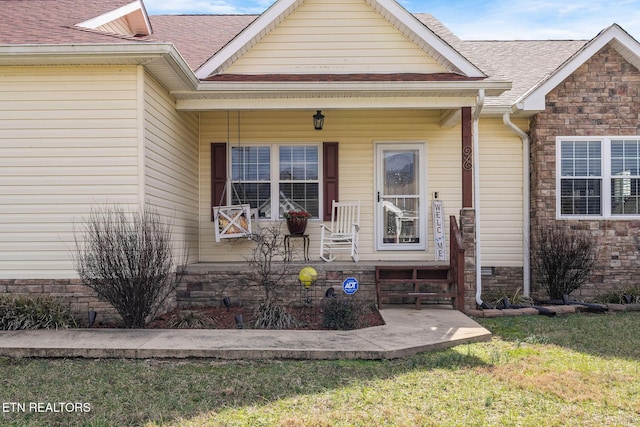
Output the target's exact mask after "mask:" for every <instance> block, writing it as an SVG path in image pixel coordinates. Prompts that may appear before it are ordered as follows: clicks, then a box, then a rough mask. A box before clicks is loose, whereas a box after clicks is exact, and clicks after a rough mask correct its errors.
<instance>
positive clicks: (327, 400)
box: [0, 313, 640, 426]
mask: <svg viewBox="0 0 640 427" xmlns="http://www.w3.org/2000/svg"><path fill="white" fill-rule="evenodd" d="M480 322H481V323H482V324H483V325H484V326H485V327H487V328H488V329H489V330H491V331H492V332H493V333H494V339H493V340H492V341H491V342H486V343H477V344H467V345H461V346H458V347H455V348H452V349H448V350H443V351H438V352H432V353H423V354H419V355H416V356H414V357H410V358H405V359H399V360H383V361H359V360H356V361H250V362H247V361H233V362H229V361H219V360H186V361H182V360H170V361H159V360H141V361H136V360H79V359H74V360H44V359H22V360H21V359H0V381H1V383H0V384H1V387H0V400H2V403H3V404H4V405H3V413H2V415H1V417H2V418H0V425H20V426H22V425H25V426H26V425H29V426H38V425H42V426H45V425H46V426H51V425H85V426H115V425H117V426H126V425H136V426H137V425H147V426H165V425H176V426H202V425H205V426H207V425H209V426H261V425H262V426H416V425H419V426H431V425H434V426H435V425H437V426H441V425H444V426H466V425H474V426H484V425H490V426H491V425H501V426H502V425H505V426H538V425H544V426H554V425H555V426H565V425H566V426H603V425H615V426H634V425H640V333H638V331H639V329H640V313H621V314H615V315H594V314H576V315H570V316H566V317H558V318H547V317H544V316H530V317H509V318H502V319H481V320H480ZM8 402H23V403H27V405H28V402H45V403H54V402H81V403H82V402H84V403H88V404H89V405H90V412H73V413H51V412H44V413H34V412H29V411H25V412H19V411H13V412H12V411H11V410H9V411H6V409H10V408H9V407H7V406H6V404H7V403H8ZM27 409H29V408H28V407H27Z"/></svg>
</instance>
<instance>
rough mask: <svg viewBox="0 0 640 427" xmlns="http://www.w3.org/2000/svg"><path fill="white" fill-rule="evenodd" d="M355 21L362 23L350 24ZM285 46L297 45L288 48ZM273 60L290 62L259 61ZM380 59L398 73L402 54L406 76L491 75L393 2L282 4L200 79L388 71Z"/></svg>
mask: <svg viewBox="0 0 640 427" xmlns="http://www.w3.org/2000/svg"><path fill="white" fill-rule="evenodd" d="M354 17H357V18H358V25H351V24H352V23H354V21H353V19H354ZM341 21H342V22H341ZM347 22H349V23H347ZM296 32H297V33H296ZM287 41H289V42H294V43H289V44H288V45H287V44H286V43H285V42H287ZM292 46H293V49H291V48H292ZM349 46H351V48H352V50H351V51H349ZM273 49H276V50H277V53H276V52H275V51H274V50H273ZM287 50H289V51H288V52H287ZM273 55H281V59H283V60H284V63H282V61H281V65H280V66H278V65H276V63H277V62H278V61H277V60H276V61H272V65H271V68H267V69H266V70H265V69H264V68H263V67H264V66H265V65H266V61H263V62H262V63H261V62H260V61H261V59H260V58H263V59H265V58H269V57H270V56H271V57H273ZM301 57H302V58H301ZM374 57H375V58H377V60H378V61H380V60H381V58H385V57H386V58H385V59H384V60H383V62H384V61H389V62H390V63H391V64H392V65H393V66H394V68H393V69H394V70H395V71H397V70H398V61H399V60H400V58H399V57H402V61H405V63H404V64H403V67H405V69H404V71H406V72H422V73H447V72H448V73H457V74H461V75H464V76H467V77H486V76H485V74H483V73H482V72H481V71H480V70H479V69H478V68H477V67H475V66H474V65H473V64H471V63H470V62H469V61H468V60H466V59H465V58H464V57H463V56H462V55H461V54H460V53H458V52H457V51H456V50H455V49H453V48H452V47H451V46H449V45H448V44H447V43H446V42H444V41H443V40H442V39H441V38H440V37H438V36H437V35H436V34H435V33H433V32H432V31H431V30H429V29H428V28H427V27H426V26H425V25H424V24H422V23H421V22H420V21H419V20H418V19H416V17H414V16H413V15H411V14H410V13H409V12H407V11H406V10H405V9H404V8H402V7H401V6H399V5H398V4H397V3H396V2H395V1H394V0H351V1H339V2H336V1H332V0H278V1H277V2H276V3H274V4H273V5H272V6H271V7H270V8H269V9H267V11H265V12H264V13H263V14H262V15H260V16H259V17H258V18H257V19H256V20H255V21H253V22H252V23H251V24H250V25H249V26H248V27H247V28H246V29H245V30H244V31H242V32H241V33H240V34H239V35H238V36H237V37H235V38H234V39H233V40H232V41H231V42H229V43H228V44H227V45H226V46H225V47H223V48H222V49H221V50H219V51H218V52H217V53H216V54H215V55H214V56H213V57H211V58H210V59H209V60H208V61H207V62H205V63H204V64H203V65H202V66H201V67H200V68H199V69H198V70H197V71H196V75H197V76H198V77H199V78H200V79H206V78H207V77H210V76H211V75H215V74H223V73H240V74H242V73H251V72H252V71H251V70H260V72H262V73H274V74H277V73H279V74H284V73H285V72H286V73H291V74H306V73H316V74H318V73H323V72H327V73H386V72H390V70H391V68H388V67H386V66H385V64H383V63H378V64H376V63H375V59H374ZM388 58H391V59H388ZM310 60H311V61H310ZM372 61H373V62H372ZM410 62H412V63H413V64H412V65H410V64H409V63H410ZM256 66H257V68H256ZM254 72H255V71H254Z"/></svg>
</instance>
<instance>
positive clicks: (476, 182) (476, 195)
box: [472, 89, 484, 307]
mask: <svg viewBox="0 0 640 427" xmlns="http://www.w3.org/2000/svg"><path fill="white" fill-rule="evenodd" d="M483 106H484V89H480V90H479V91H478V100H477V102H476V108H475V110H474V112H473V116H472V120H473V131H472V133H473V164H474V168H473V205H474V207H475V212H476V224H475V226H476V304H478V306H479V307H480V306H482V304H483V302H482V275H481V273H482V251H481V244H480V136H479V130H478V121H479V120H480V112H481V111H482V107H483Z"/></svg>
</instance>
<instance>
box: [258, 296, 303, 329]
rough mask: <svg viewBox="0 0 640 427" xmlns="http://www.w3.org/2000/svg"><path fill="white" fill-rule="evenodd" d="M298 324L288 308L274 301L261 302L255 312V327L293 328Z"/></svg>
mask: <svg viewBox="0 0 640 427" xmlns="http://www.w3.org/2000/svg"><path fill="white" fill-rule="evenodd" d="M297 324H298V322H297V321H296V319H295V318H294V317H293V316H292V315H291V314H289V312H288V311H287V309H286V308H285V307H283V306H282V305H281V304H278V303H276V302H274V301H266V302H263V303H261V304H260V305H258V307H257V308H256V310H255V311H254V313H253V327H254V328H256V329H291V328H293V327H295V326H297Z"/></svg>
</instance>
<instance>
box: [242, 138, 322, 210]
mask: <svg viewBox="0 0 640 427" xmlns="http://www.w3.org/2000/svg"><path fill="white" fill-rule="evenodd" d="M319 149H320V147H319V146H318V145H285V144H281V145H280V144H276V145H256V146H239V147H232V148H231V186H232V191H231V200H232V204H240V203H248V204H249V205H251V208H254V209H258V216H259V217H260V218H268V219H279V218H282V217H283V214H284V213H285V212H286V211H290V210H305V211H307V212H309V213H310V214H311V216H312V217H313V218H319V216H320V155H319Z"/></svg>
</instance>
